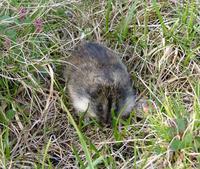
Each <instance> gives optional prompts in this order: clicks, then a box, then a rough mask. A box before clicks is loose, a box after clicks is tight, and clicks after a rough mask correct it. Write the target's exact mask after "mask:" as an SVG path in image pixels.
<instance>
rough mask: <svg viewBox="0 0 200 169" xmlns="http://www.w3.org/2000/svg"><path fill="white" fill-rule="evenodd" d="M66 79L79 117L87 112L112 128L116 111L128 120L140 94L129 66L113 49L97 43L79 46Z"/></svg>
mask: <svg viewBox="0 0 200 169" xmlns="http://www.w3.org/2000/svg"><path fill="white" fill-rule="evenodd" d="M67 62H69V64H67V65H66V69H65V70H64V76H65V80H66V84H67V87H68V91H69V95H70V99H71V101H72V104H73V107H74V109H75V111H76V113H78V115H79V113H81V112H86V111H87V113H86V115H87V116H90V117H95V118H97V119H98V120H100V121H101V122H104V123H106V124H109V123H110V122H111V118H112V115H111V114H112V113H111V112H112V111H114V112H115V113H117V115H120V116H121V117H122V118H124V117H127V116H128V115H129V114H130V113H131V112H132V110H133V109H134V107H135V106H136V92H135V90H134V89H133V88H132V82H131V78H130V76H129V74H128V72H127V68H126V66H125V65H124V64H123V63H122V61H121V60H120V58H119V57H118V56H117V55H116V54H115V53H114V52H113V51H111V50H110V49H108V48H106V47H104V46H103V45H100V44H98V43H93V42H84V43H82V44H80V45H78V46H77V47H76V48H75V49H74V50H73V51H72V53H71V56H70V57H69V58H68V60H67Z"/></svg>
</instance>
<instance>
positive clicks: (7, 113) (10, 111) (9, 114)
mask: <svg viewBox="0 0 200 169" xmlns="http://www.w3.org/2000/svg"><path fill="white" fill-rule="evenodd" d="M15 113H16V111H14V110H13V109H10V110H8V111H7V112H6V117H7V118H8V120H9V121H10V120H12V119H13V118H14V117H15Z"/></svg>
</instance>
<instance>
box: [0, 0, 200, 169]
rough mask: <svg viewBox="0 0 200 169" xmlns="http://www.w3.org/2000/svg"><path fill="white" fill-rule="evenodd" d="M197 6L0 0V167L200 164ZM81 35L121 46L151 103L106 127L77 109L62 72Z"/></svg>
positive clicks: (173, 2) (118, 49)
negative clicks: (79, 115) (75, 113)
mask: <svg viewBox="0 0 200 169" xmlns="http://www.w3.org/2000/svg"><path fill="white" fill-rule="evenodd" d="M199 6H200V4H199V2H198V1H190V2H189V1H184V2H182V1H180V2H179V1H176V0H169V1H156V0H153V1H139V0H138V1H118V0H115V1H112V0H107V1H106V0H103V1H93V0H89V1H82V2H81V1H78V0H77V1H76V0H74V1H73V0H72V1H64V0H50V1H47V0H34V1H27V0H22V1H15V0H12V1H8V0H4V1H2V2H0V9H1V10H0V49H1V50H0V57H1V59H0V168H88V169H90V168H120V169H121V168H174V169H175V168H180V169H182V168H199V167H200V165H199V164H200V99H199V98H200V80H199V79H200V78H199V76H200V66H199V65H200V57H199V56H200V43H199V42H200V38H199V37H200V26H199V23H200V20H199V19H200V13H199V10H200V8H199ZM83 39H84V40H91V41H98V42H101V43H104V44H105V45H106V46H108V47H110V48H111V49H113V50H114V51H116V52H117V53H120V56H121V58H122V60H123V61H124V63H125V64H126V65H127V67H128V70H129V72H130V74H131V76H132V79H133V81H134V85H135V87H136V89H137V91H138V93H141V95H145V96H146V97H148V99H149V101H150V102H152V104H154V106H155V109H153V110H152V111H150V112H149V113H148V114H143V115H142V119H141V120H140V121H138V120H136V118H135V116H134V113H133V115H132V116H131V117H130V118H129V119H128V120H126V121H123V120H120V119H114V120H113V127H112V128H109V127H103V126H101V125H99V124H98V123H96V122H95V120H91V121H82V120H78V119H76V118H75V119H74V118H73V116H71V114H70V113H72V109H71V105H70V103H69V98H68V95H67V93H66V89H65V85H64V82H63V79H62V75H61V72H62V67H63V64H66V61H65V60H66V58H67V56H68V54H69V51H70V50H71V49H72V48H73V47H74V46H75V45H76V44H77V43H79V42H80V41H81V40H83ZM72 114H73V113H72Z"/></svg>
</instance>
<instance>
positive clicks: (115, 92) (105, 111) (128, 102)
mask: <svg viewBox="0 0 200 169" xmlns="http://www.w3.org/2000/svg"><path fill="white" fill-rule="evenodd" d="M89 97H90V99H89V100H90V101H89V108H88V113H91V114H93V115H95V116H96V117H97V119H98V120H100V121H102V122H104V123H106V124H109V123H110V122H111V119H112V111H113V112H114V113H115V115H116V116H120V117H122V118H126V117H128V116H129V114H130V113H131V112H132V110H133V108H134V106H135V101H136V95H135V94H134V93H133V91H132V89H126V88H119V89H116V88H112V87H98V88H96V89H92V90H90V92H89Z"/></svg>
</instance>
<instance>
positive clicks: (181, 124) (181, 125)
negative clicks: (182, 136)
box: [176, 118, 187, 133]
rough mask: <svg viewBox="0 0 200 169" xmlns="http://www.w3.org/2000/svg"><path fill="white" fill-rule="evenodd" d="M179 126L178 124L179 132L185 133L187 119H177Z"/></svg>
mask: <svg viewBox="0 0 200 169" xmlns="http://www.w3.org/2000/svg"><path fill="white" fill-rule="evenodd" d="M176 123H177V126H178V131H179V133H180V132H181V133H183V132H184V130H185V129H186V125H187V124H186V123H187V122H186V119H185V118H179V119H177V120H176Z"/></svg>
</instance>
